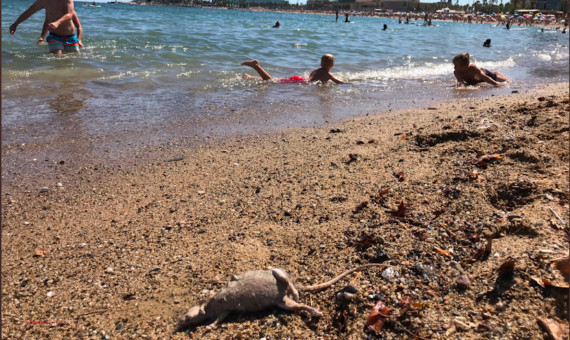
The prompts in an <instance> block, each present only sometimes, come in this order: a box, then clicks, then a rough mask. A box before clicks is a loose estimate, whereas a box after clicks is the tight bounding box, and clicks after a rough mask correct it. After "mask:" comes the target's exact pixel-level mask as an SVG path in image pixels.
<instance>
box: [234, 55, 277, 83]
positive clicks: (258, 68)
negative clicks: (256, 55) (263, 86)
mask: <svg viewBox="0 0 570 340" xmlns="http://www.w3.org/2000/svg"><path fill="white" fill-rule="evenodd" d="M241 64H242V65H245V66H249V67H251V68H252V69H254V70H256V71H257V73H258V74H259V75H260V76H261V79H263V80H270V79H271V76H270V75H269V73H267V72H265V70H264V69H263V68H261V66H260V65H259V61H257V59H254V60H248V61H244V62H243V63H241Z"/></svg>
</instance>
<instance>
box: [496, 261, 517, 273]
mask: <svg viewBox="0 0 570 340" xmlns="http://www.w3.org/2000/svg"><path fill="white" fill-rule="evenodd" d="M515 263H516V261H515V260H508V261H505V262H504V263H503V264H502V265H501V266H500V267H499V269H497V272H499V276H503V275H509V274H512V273H513V271H514V269H515Z"/></svg>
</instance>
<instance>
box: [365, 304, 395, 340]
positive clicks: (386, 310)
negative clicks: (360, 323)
mask: <svg viewBox="0 0 570 340" xmlns="http://www.w3.org/2000/svg"><path fill="white" fill-rule="evenodd" d="M392 310H393V308H390V307H386V305H385V304H384V302H382V300H379V301H378V302H377V303H376V305H374V307H372V309H371V310H370V314H368V318H367V319H366V323H365V324H364V328H365V329H368V330H370V331H373V332H374V333H376V334H380V332H381V331H382V328H383V327H384V323H385V322H386V318H388V316H389V314H390V312H391V311H392Z"/></svg>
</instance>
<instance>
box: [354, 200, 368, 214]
mask: <svg viewBox="0 0 570 340" xmlns="http://www.w3.org/2000/svg"><path fill="white" fill-rule="evenodd" d="M367 205H368V201H364V202H362V203H360V204H359V205H357V206H356V208H354V210H353V211H352V213H353V214H358V213H359V212H360V211H361V210H362V209H364V208H366V206H367Z"/></svg>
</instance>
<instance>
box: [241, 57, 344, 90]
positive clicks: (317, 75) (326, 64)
mask: <svg viewBox="0 0 570 340" xmlns="http://www.w3.org/2000/svg"><path fill="white" fill-rule="evenodd" d="M241 64H242V65H245V66H249V67H251V68H252V69H254V70H255V71H257V74H259V76H260V77H261V79H262V80H273V81H278V82H280V83H301V82H314V81H320V82H322V83H326V82H327V81H329V80H332V81H333V82H335V83H337V84H346V82H344V81H342V80H338V79H337V78H335V76H333V75H332V74H331V73H330V70H331V69H332V68H333V66H334V57H333V55H332V54H325V55H323V56H322V57H321V68H318V69H316V70H314V71H313V72H311V75H310V76H309V79H305V78H302V77H298V76H293V77H289V78H282V79H277V80H276V79H274V78H273V77H271V76H270V75H269V73H267V72H266V71H265V70H264V69H263V68H262V67H261V65H259V61H257V60H256V59H254V60H248V61H244V62H243V63H241ZM244 79H255V77H252V76H250V75H248V74H244Z"/></svg>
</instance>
